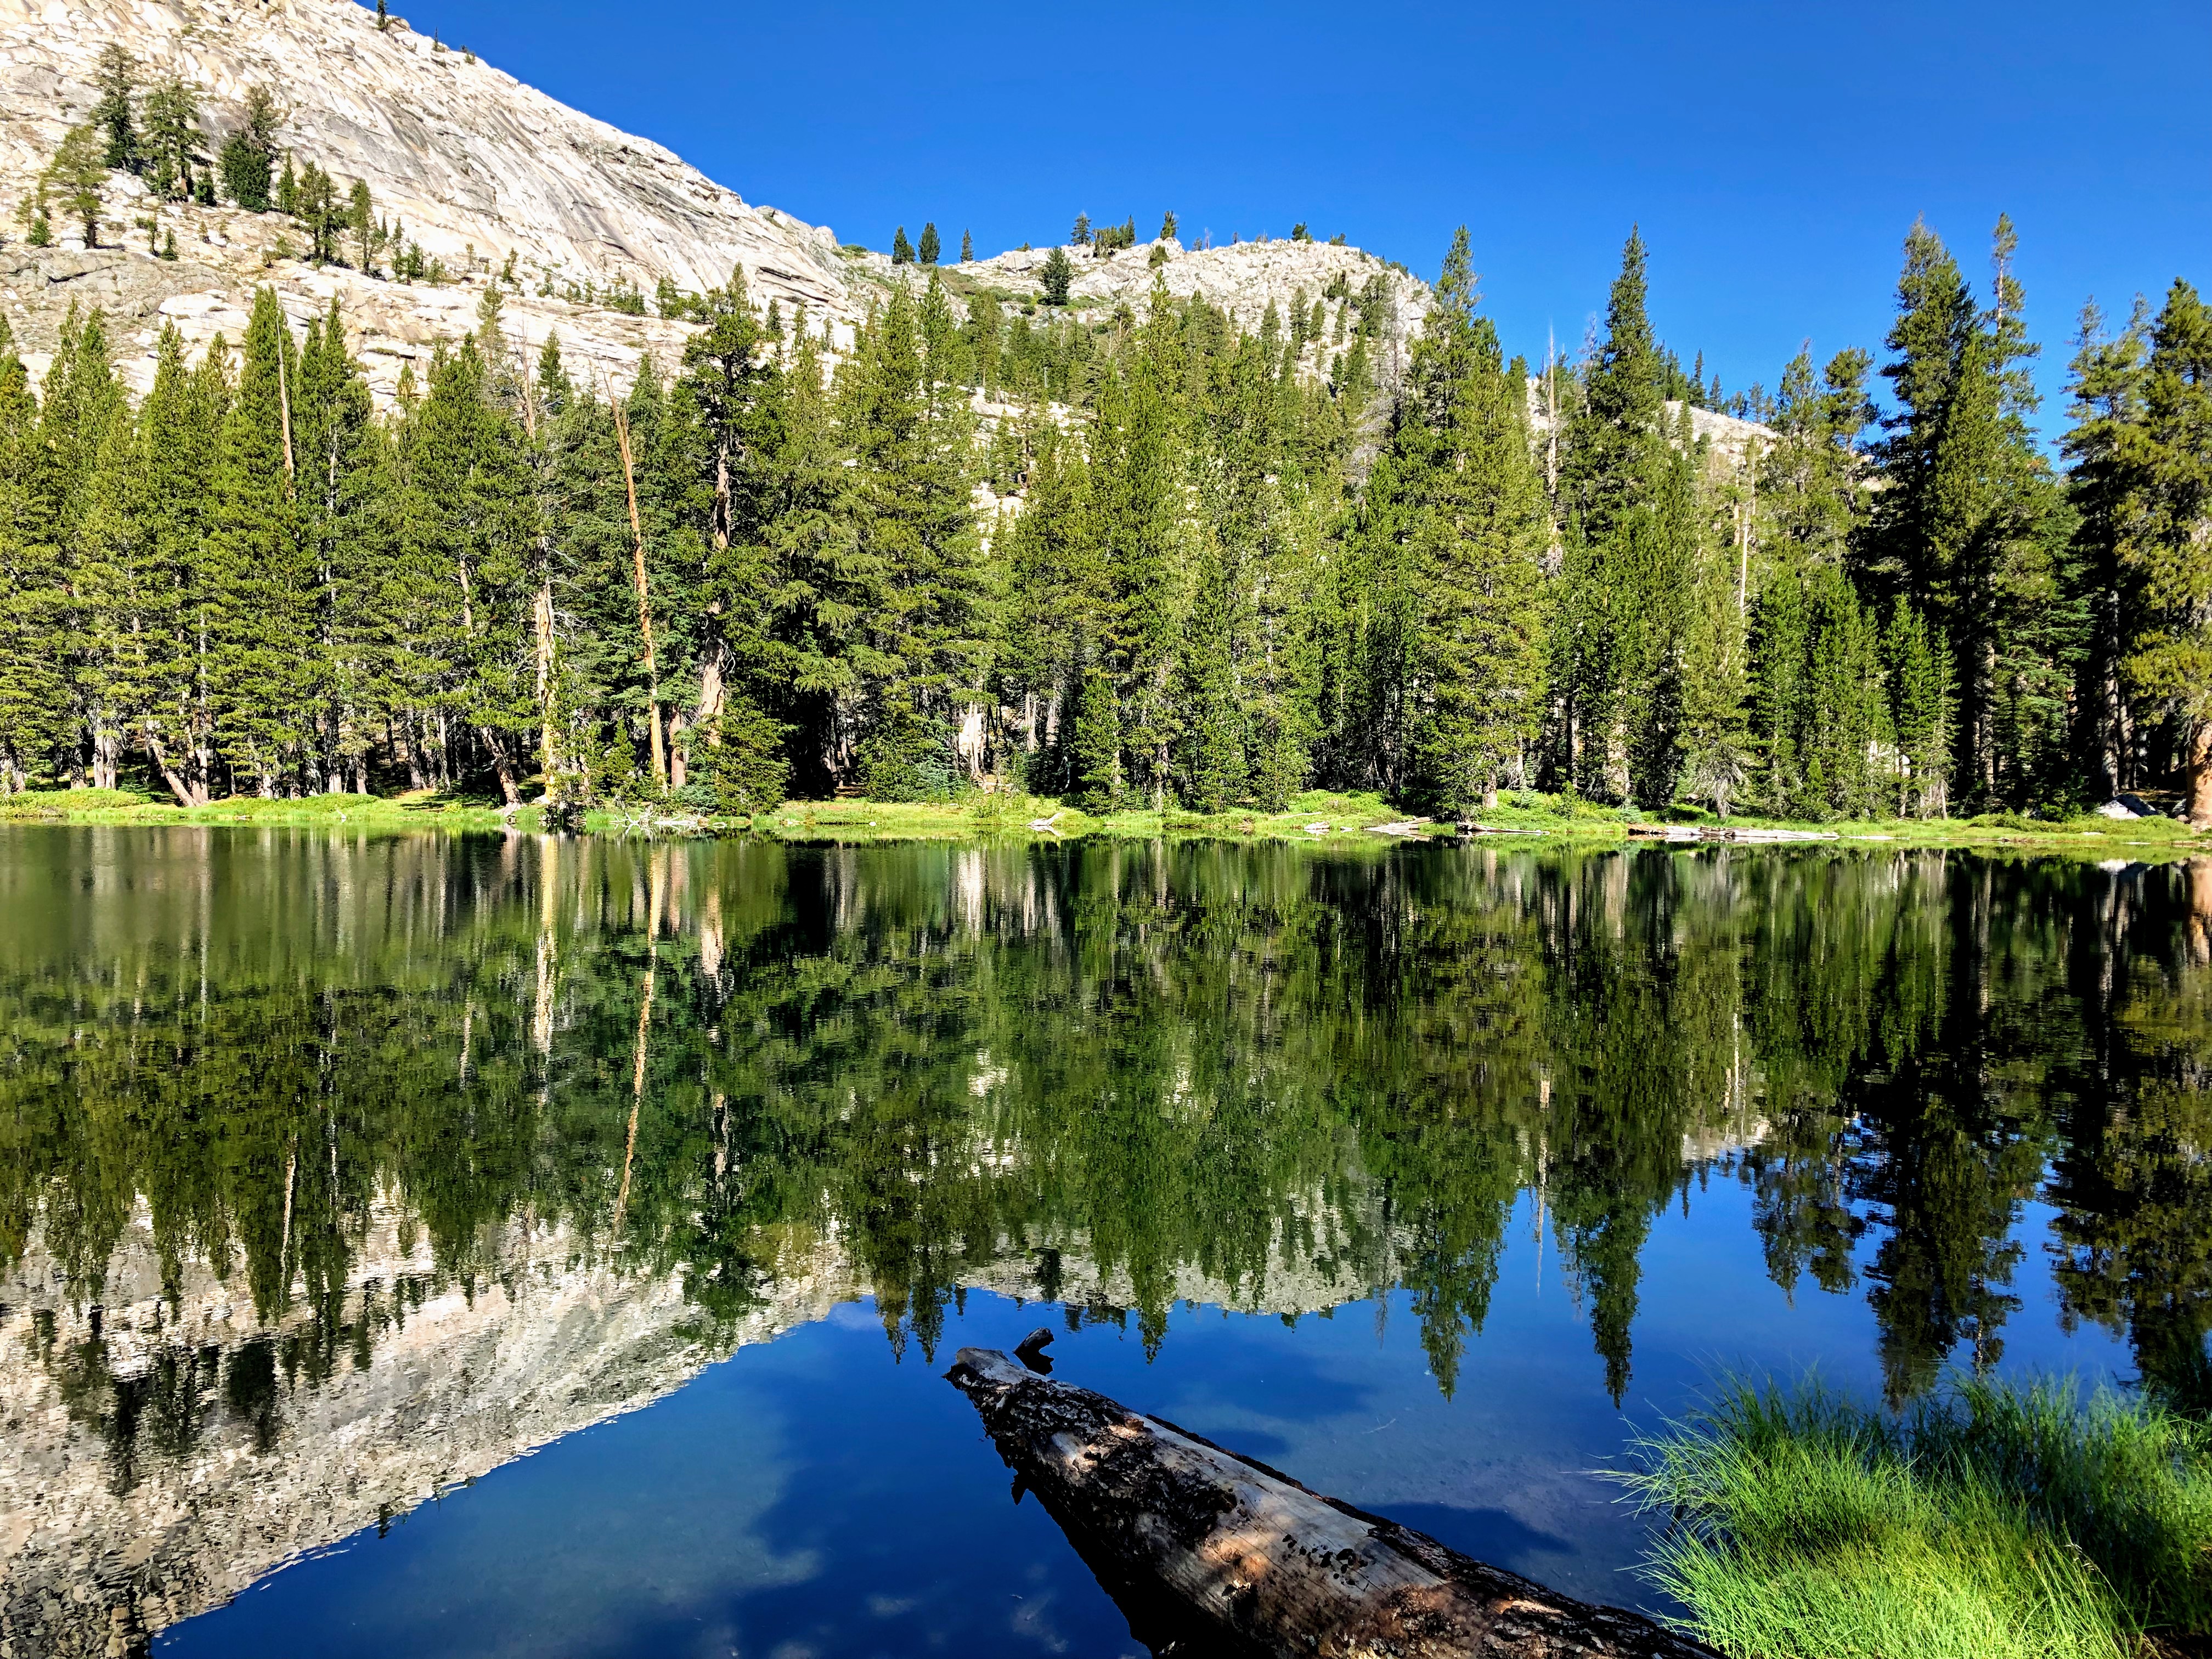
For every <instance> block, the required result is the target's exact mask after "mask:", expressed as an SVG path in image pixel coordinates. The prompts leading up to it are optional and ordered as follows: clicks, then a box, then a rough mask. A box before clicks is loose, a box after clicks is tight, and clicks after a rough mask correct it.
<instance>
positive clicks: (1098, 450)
mask: <svg viewBox="0 0 2212 1659" xmlns="http://www.w3.org/2000/svg"><path fill="white" fill-rule="evenodd" d="M1172 328H1173V319H1172V317H1171V316H1170V315H1169V314H1168V313H1167V312H1166V310H1165V308H1164V307H1158V308H1156V310H1155V313H1154V315H1153V317H1152V319H1151V320H1150V321H1149V322H1148V324H1147V325H1146V337H1145V339H1144V340H1143V341H1142V343H1140V345H1139V349H1135V350H1133V351H1130V352H1127V353H1125V354H1124V355H1123V356H1122V358H1121V360H1120V361H1118V362H1116V363H1115V365H1114V367H1113V368H1112V369H1111V370H1110V371H1109V378H1108V379H1107V380H1106V382H1105V383H1104V384H1103V386H1101V387H1100V388H1099V392H1098V398H1097V417H1096V421H1095V423H1094V424H1093V426H1092V428H1091V505H1092V513H1093V520H1092V522H1093V526H1094V527H1093V530H1092V532H1091V534H1092V537H1093V538H1094V539H1095V540H1096V541H1097V544H1098V548H1099V550H1100V555H1101V557H1102V560H1103V563H1104V565H1105V568H1106V573H1107V580H1108V590H1107V591H1108V595H1109V598H1108V600H1107V607H1106V614H1105V620H1104V623H1103V629H1102V635H1101V639H1100V641H1099V644H1100V651H1099V656H1100V660H1101V663H1102V664H1103V666H1104V667H1105V669H1106V670H1107V671H1108V672H1109V673H1110V674H1111V675H1112V676H1113V677H1114V682H1115V693H1116V695H1117V696H1118V697H1119V699H1120V720H1121V739H1122V742H1123V744H1124V745H1125V747H1126V749H1127V765H1126V767H1125V768H1124V769H1123V771H1122V774H1121V776H1122V784H1123V787H1125V788H1127V789H1129V790H1132V791H1133V792H1135V793H1138V794H1139V795H1141V796H1144V797H1146V798H1148V799H1151V800H1152V802H1153V804H1154V805H1162V804H1164V802H1165V800H1166V799H1167V792H1168V788H1169V786H1170V770H1171V757H1172V754H1173V751H1174V746H1175V743H1176V735H1177V734H1176V720H1175V708H1174V700H1173V699H1172V697H1171V696H1170V693H1171V690H1172V687H1173V684H1174V671H1175V631H1176V599H1177V594H1176V586H1177V582H1176V574H1177V569H1178V566H1179V564H1180V562H1181V556H1182V545H1183V532H1182V521H1183V513H1182V503H1183V500H1184V490H1185V489H1186V486H1187V482H1188V472H1187V470H1186V469H1187V463H1188V447H1187V442H1186V440H1185V435H1184V434H1183V433H1182V430H1181V429H1180V422H1179V421H1178V419H1177V416H1176V410H1175V409H1174V407H1173V405H1172V404H1171V402H1170V396H1169V390H1168V384H1167V379H1168V375H1169V373H1170V359H1171V356H1172V351H1171V339H1170V336H1171V331H1172Z"/></svg>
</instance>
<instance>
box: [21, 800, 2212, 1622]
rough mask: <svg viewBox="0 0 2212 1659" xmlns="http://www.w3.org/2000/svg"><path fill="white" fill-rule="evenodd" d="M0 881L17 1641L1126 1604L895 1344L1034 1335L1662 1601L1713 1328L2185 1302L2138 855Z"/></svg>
mask: <svg viewBox="0 0 2212 1659" xmlns="http://www.w3.org/2000/svg"><path fill="white" fill-rule="evenodd" d="M0 910H4V913H5V914H6V915H7V916H8V917H9V926H8V927H7V928H6V929H5V930H0V1030H4V1036H0V1043H4V1049H0V1057H4V1065H0V1304H4V1308H0V1390H4V1393H0V1404H4V1407H5V1410H6V1414H7V1419H8V1422H9V1434H8V1436H7V1437H5V1448H6V1449H5V1450H4V1452H0V1458H4V1462H0V1482H4V1484H0V1549H4V1550H5V1551H6V1554H5V1555H4V1556H0V1582H4V1583H5V1584H6V1586H7V1589H6V1591H5V1595H4V1605H0V1615H4V1618H5V1620H6V1623H7V1626H8V1633H9V1636H10V1638H11V1639H12V1640H14V1641H15V1643H16V1644H18V1645H17V1651H19V1652H30V1653H45V1652H57V1653H59V1652H71V1653H73V1652H92V1651H104V1650H106V1646H107V1644H108V1642H109V1640H110V1638H112V1636H113V1635H115V1634H116V1633H118V1632H121V1633H122V1634H123V1636H124V1638H125V1642H126V1644H128V1645H133V1646H143V1645H146V1644H153V1645H156V1646H159V1647H161V1649H162V1650H164V1651H165V1652H176V1653H209V1654H216V1653H222V1654H239V1655H249V1654H264V1653H265V1654H276V1653H289V1652H296V1651H300V1650H303V1649H312V1650H315V1651H317V1652H319V1653H331V1654H350V1653H360V1654H368V1653H372V1652H376V1653H384V1652H391V1651H394V1650H405V1651H409V1652H421V1653H428V1654H441V1653H452V1654H488V1653H504V1652H514V1653H522V1652H530V1653H532V1654H577V1655H585V1654H591V1655H599V1654H610V1655H611V1654H631V1653H635V1654H647V1653H653V1654H668V1653H678V1654H691V1653H697V1654H702V1655H705V1654H717V1655H720V1654H728V1653H732V1652H735V1653H743V1654H748V1655H750V1654H756V1653H757V1654H776V1653H782V1654H786V1655H791V1656H797V1655H799V1654H816V1655H830V1654H854V1655H860V1654H875V1653H886V1654H888V1653H912V1652H916V1651H937V1650H942V1651H945V1652H957V1653H963V1654H969V1653H977V1654H980V1653H1006V1654H1018V1653H1031V1652H1037V1653H1068V1654H1120V1653H1125V1652H1133V1651H1135V1648H1134V1646H1133V1644H1132V1642H1131V1640H1130V1638H1129V1636H1128V1633H1127V1626H1126V1625H1125V1624H1124V1623H1123V1622H1122V1620H1121V1617H1120V1614H1119V1613H1118V1611H1117V1610H1116V1609H1115V1607H1114V1605H1113V1603H1112V1602H1111V1601H1109V1599H1108V1598H1107V1597H1106V1595H1104V1593H1103V1591H1102V1590H1101V1589H1099V1588H1098V1586H1097V1584H1096V1583H1095V1582H1094V1581H1093V1580H1092V1579H1091V1575H1090V1574H1089V1572H1088V1571H1087V1570H1086V1569H1085V1567H1084V1566H1083V1565H1082V1563H1081V1562H1080V1561H1079V1559H1077V1558H1076V1556H1075V1554H1074V1553H1073V1550H1072V1549H1071V1548H1070V1547H1068V1545H1067V1544H1066V1541H1065V1540H1064V1539H1062V1537H1061V1536H1060V1534H1059V1532H1058V1529H1057V1528H1056V1527H1055V1525H1054V1522H1052V1521H1051V1519H1050V1517H1049V1516H1046V1515H1045V1514H1044V1513H1043V1512H1042V1510H1041V1509H1039V1507H1038V1506H1037V1505H1036V1504H1035V1503H1034V1502H1024V1503H1023V1504H1019V1505H1018V1506H1017V1505H1016V1504H1015V1503H1014V1502H1013V1499H1012V1493H1011V1492H1010V1491H1009V1476H1008V1474H1007V1472H1006V1470H1005V1469H1004V1468H1002V1467H1001V1466H1000V1462H999V1461H998V1458H997V1455H996V1454H995V1453H994V1451H993V1449H991V1447H990V1445H989V1443H987V1440H985V1438H984V1437H983V1436H982V1435H981V1431H980V1428H979V1426H978V1425H977V1424H976V1422H975V1418H974V1414H973V1413H972V1411H970V1409H969V1407H968V1406H967V1405H966V1403H965V1402H964V1401H963V1399H962V1398H961V1396H960V1395H958V1394H957V1392H955V1391H954V1390H953V1389H951V1387H950V1386H948V1385H947V1384H946V1383H944V1382H943V1381H942V1380H941V1373H942V1372H943V1370H944V1369H945V1366H946V1365H947V1364H949V1363H950V1361H951V1355H952V1352H953V1351H954V1350H955V1349H956V1348H957V1347H958V1346H962V1345H963V1344H968V1343H978V1344H982V1345H985V1346H1000V1347H1011V1346H1012V1344H1013V1343H1014V1342H1016V1341H1018V1340H1019V1339H1020V1337H1021V1336H1022V1334H1024V1333H1025V1332H1026V1331H1028V1330H1030V1328H1033V1327H1035V1326H1036V1325H1037V1324H1040V1323H1043V1324H1048V1325H1051V1326H1053V1327H1054V1328H1055V1329H1056V1330H1058V1331H1059V1332H1060V1336H1059V1339H1058V1340H1057V1342H1056V1343H1055V1344H1054V1346H1053V1347H1052V1349H1051V1351H1050V1352H1051V1353H1052V1355H1053V1357H1054V1361H1055V1362H1056V1365H1057V1374H1058V1375H1060V1376H1065V1377H1066V1378H1068V1379H1069V1380H1071V1381H1073V1382H1076V1383H1081V1384H1084V1385H1085V1386H1088V1387H1091V1388H1096V1389H1101V1390H1103V1391H1104V1392H1106V1393H1109V1394H1111V1395H1115V1397H1117V1398H1119V1399H1121V1400H1123V1401H1126V1402H1127V1403H1128V1404H1130V1405H1132V1406H1134V1407H1138V1408H1139V1409H1143V1410H1148V1411H1152V1412H1155V1413H1158V1414H1160V1415H1163V1416H1165V1417H1167V1418H1170V1419H1173V1420H1175V1421H1176V1422H1177V1423H1180V1424H1182V1425H1184V1426H1186V1427H1188V1428H1190V1429H1193V1430H1194V1431H1198V1432H1200V1433H1203V1434H1206V1435H1207V1436H1209V1437H1212V1438H1214V1439H1216V1440H1218V1441H1220V1442H1222V1443H1225V1444H1227V1445H1230V1446H1231V1447H1233V1448H1235V1449H1238V1450H1241V1451H1244V1452H1246V1453H1249V1454H1250V1455H1255V1456H1257V1457H1260V1458H1261V1459H1263V1460H1265V1461H1267V1462H1271V1463H1273V1464H1275V1465H1276V1466H1278V1467H1279V1468H1284V1469H1285V1470H1286V1471H1287V1472H1289V1473H1291V1474H1294V1475H1296V1476H1297V1478H1299V1479H1300V1480H1304V1482H1306V1483H1307V1484H1308V1485H1310V1486H1314V1487H1316V1488H1317V1489H1319V1490H1322V1491H1325V1492H1331V1493H1334V1494H1335V1495H1338V1496H1340V1497H1343V1498H1346V1499H1349V1500H1350V1501H1352V1502H1354V1503H1356V1504H1361V1505H1363V1506H1364V1507H1368V1508H1370V1509H1376V1510H1383V1511H1384V1512H1387V1513H1389V1514H1390V1515H1392V1516H1395V1517H1396V1518H1398V1519H1401V1520H1402V1521H1404V1522H1407V1523H1408V1524H1411V1525H1413V1526H1415V1527H1417V1528H1422V1529H1423V1530H1425V1531H1428V1532H1431V1533H1433V1534H1436V1535H1437V1536H1438V1537H1440V1538H1442V1539H1443V1540H1444V1541H1447V1542H1449V1543H1451V1544H1453V1545H1455V1546H1456V1547H1459V1548H1462V1549H1463V1550H1466V1551H1468V1553H1474V1554H1476V1555H1480V1556H1481V1557H1483V1558H1485V1559H1490V1560H1493V1561H1497V1562H1499V1563H1501V1564H1503V1565H1508V1566H1510V1567H1513V1568H1515V1569H1516V1570H1518V1571H1522V1572H1526V1573H1528V1574H1529V1575H1531V1576H1532V1577H1536V1578H1538V1579H1541V1580H1542V1581H1544V1582H1545V1583H1549V1584H1552V1585H1554V1586H1556V1587H1558V1588H1559V1589H1563V1590H1565V1591H1567V1592H1569V1593H1571V1594H1574V1595H1581V1596H1583V1597H1586V1598H1589V1599H1592V1600H1601V1601H1622V1602H1627V1603H1631V1604H1636V1605H1643V1606H1645V1607H1653V1608H1654V1610H1656V1611H1661V1612H1664V1611H1667V1610H1668V1609H1666V1608H1665V1607H1663V1606H1659V1605H1657V1604H1656V1602H1655V1601H1654V1599H1653V1597H1652V1595H1651V1594H1650V1592H1649V1591H1648V1590H1646V1589H1644V1587H1643V1586H1642V1585H1641V1583H1640V1582H1639V1581H1638V1580H1637V1579H1636V1578H1635V1577H1633V1576H1632V1574H1631V1572H1630V1571H1629V1569H1630V1568H1631V1567H1632V1565H1633V1564H1634V1562H1635V1560H1636V1559H1637V1557H1638V1553H1639V1552H1640V1550H1641V1548H1642V1547H1643V1544H1644V1540H1645V1538H1646V1536H1647V1534H1646V1532H1645V1525H1646V1523H1645V1522H1644V1521H1642V1520H1640V1519H1639V1518H1638V1517H1637V1516H1633V1515H1632V1514H1630V1513H1629V1512H1628V1511H1627V1510H1625V1509H1624V1508H1623V1507H1622V1506H1621V1505H1620V1504H1618V1503H1617V1502H1616V1501H1615V1493H1614V1492H1613V1488H1612V1487H1611V1486H1609V1485H1608V1484H1607V1482H1605V1481H1604V1480H1602V1479H1601V1478H1600V1476H1599V1475H1598V1474H1596V1473H1595V1471H1598V1470H1600V1469H1601V1468H1604V1467H1605V1466H1607V1464H1610V1463H1615V1462H1618V1461H1619V1459H1620V1456H1621V1455H1622V1452H1623V1449H1624V1447H1625V1445H1626V1442H1627V1440H1628V1439H1629V1437H1631V1436H1632V1433H1633V1432H1634V1431H1637V1430H1638V1429H1642V1430H1647V1431H1648V1430H1650V1429H1653V1428H1656V1427H1657V1426H1658V1425H1659V1424H1660V1423H1661V1422H1662V1420H1663V1419H1665V1418H1667V1417H1668V1416H1669V1415H1672V1414H1674V1413H1679V1412H1680V1411H1682V1410H1683V1409H1685V1408H1686V1407H1688V1406H1689V1405H1690V1404H1691V1403H1692V1402H1693V1401H1694V1400H1695V1398H1696V1397H1697V1395H1698V1394H1699V1390H1700V1389H1701V1388H1702V1387H1703V1386H1704V1384H1705V1380H1706V1379H1707V1377H1708V1376H1711V1374H1712V1372H1713V1371H1714V1370H1715V1369H1716V1368H1718V1367H1723V1366H1729V1367H1737V1368H1743V1367H1748V1368H1752V1369H1754V1370H1774V1371H1776V1372H1778V1373H1781V1374H1784V1375H1794V1374H1796V1372H1798V1371H1799V1370H1802V1369H1804V1368H1806V1367H1808V1366H1814V1365H1817V1366H1818V1367H1819V1368H1820V1370H1821V1371H1822V1373H1823V1374H1824V1375H1825V1376H1827V1377H1828V1378H1829V1379H1830V1380H1831V1381H1832V1382H1834V1383H1840V1384H1843V1385H1844V1386H1847V1387H1850V1388H1851V1389H1856V1390H1858V1391H1860V1392H1863V1393H1864V1394H1867V1395H1884V1396H1887V1398H1889V1399H1891V1400H1893V1401H1899V1402H1902V1401H1906V1400H1910V1399H1911V1398H1913V1397H1916V1396H1917V1395H1918V1394H1920V1393H1922V1392H1923V1391H1925V1390H1926V1389H1929V1388H1931V1387H1933V1386H1936V1384H1937V1383H1938V1382H1939V1380H1940V1378H1941V1376H1942V1372H1943V1370H1944V1367H1945V1366H1946V1365H1950V1364H1956V1365H1966V1366H1976V1365H1978V1366H1982V1367H1985V1368H1994V1369H1997V1370H2002V1371H2006V1372H2024V1371H2027V1370H2078V1371H2080V1372H2081V1373H2082V1374H2083V1375H2084V1376H2088V1377H2112V1378H2120V1379H2131V1378H2134V1377H2135V1376H2137V1375H2138V1374H2139V1373H2141V1372H2142V1370H2146V1369H2148V1370H2153V1371H2155V1370H2157V1368H2158V1367H2160V1366H2161V1365H2173V1364H2179V1358H2178V1356H2180V1355H2183V1354H2185V1352H2187V1351H2188V1350H2189V1349H2190V1348H2191V1346H2193V1345H2201V1343H2202V1342H2203V1333H2204V1330H2205V1328H2206V1326H2207V1323H2208V1322H2212V1222H2208V1221H2207V1219H2206V1218H2207V1217H2208V1216H2212V1191H2209V1190H2208V1186H2212V1175H2208V1172H2207V1170H2206V1167H2205V1165H2204V1164H2203V1158H2202V1148H2203V1146H2204V1145H2205V1144H2206V1141H2207V1139H2208V1136H2207V1129H2208V1127H2212V1111H2208V1107H2207V1103H2206V1101H2205V1098H2204V1096H2203V1079H2204V1078H2205V1077H2207V1076H2212V1066H2208V1061H2212V999H2209V998H2208V993H2212V872H2208V871H2206V870H2205V869H2202V868H2200V867H2198V866H2195V865H2186V864H2185V865H2179V866H2163V867H2153V866H2142V865H2132V866H2110V867H2103V868H2100V867H2095V866H2085V865H2080V864H2075V863H2069V862H2061V861H2057V860H2007V859H2002V858H1990V857H1982V856H1976V855H1971V854H1960V853H1957V852H1949V853H1944V852H1925V851H1921V852H1907V851H1898V850H1893V849H1892V850H1885V849H1881V848H1835V847H1824V848H1699V849H1679V848H1639V849H1628V850H1613V849H1606V850H1592V849H1583V850H1576V849H1572V848H1552V849H1545V848H1535V847H1529V848H1515V849H1507V850H1500V849H1498V848H1493V847H1489V846H1480V845H1478V846H1472V847H1432V846H1419V845H1416V846H1377V847H1373V848H1364V847H1362V848H1350V847H1346V848H1336V847H1331V848H1326V849H1323V848H1299V847H1282V846H1273V847H1268V846H1260V847H1236V846H1225V845H1220V844H1210V843H1188V844H1180V845H1168V846H1160V845H1146V844H1141V843H1128V842H1111V843H1109V842H1074V843H1072V844H1070V845H1067V846H1065V847H1035V848H1032V847H1018V848H971V847H958V846H945V845H933V846H908V847H899V846H884V847H871V848H843V849H839V848H804V847H792V846H782V845H777V844H774V843H768V842H715V843H667V842H661V843H645V842H614V841H605V840H601V841H581V842H575V841H556V840H553V839H550V838H541V837H536V836H506V837H501V836H486V837H447V836H429V835H425V836H404V837H385V838H380V839H374V840H370V839H366V838H362V839H349V838H347V837H345V836H334V835H327V834H323V833H319V832H313V831H306V830H298V831H294V830H282V829H274V830H261V831H246V830H223V829H120V828H116V829H109V828H97V829H88V828H29V827H26V828H16V829H5V830H0ZM288 1562H289V1565H285V1564H287V1563H288ZM279 1568H281V1570H278V1569H279Z"/></svg>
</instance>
